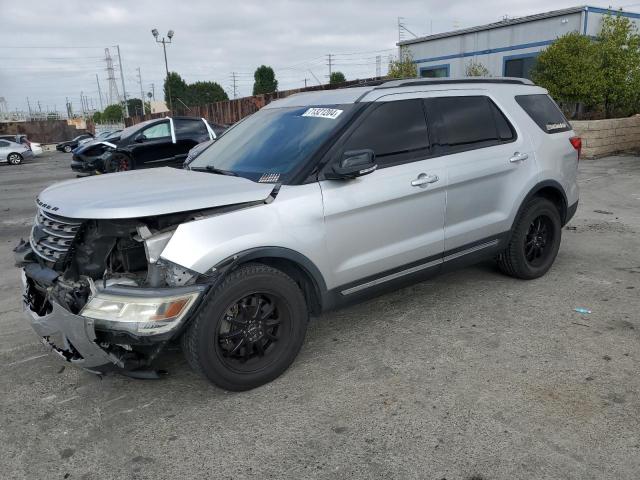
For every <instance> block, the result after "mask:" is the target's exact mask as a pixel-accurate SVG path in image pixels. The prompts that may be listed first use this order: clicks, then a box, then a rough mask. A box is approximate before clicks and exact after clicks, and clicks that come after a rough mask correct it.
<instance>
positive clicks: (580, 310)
mask: <svg viewBox="0 0 640 480" xmlns="http://www.w3.org/2000/svg"><path fill="white" fill-rule="evenodd" d="M574 310H575V311H576V312H578V313H591V310H589V309H588V308H583V307H576V308H574Z"/></svg>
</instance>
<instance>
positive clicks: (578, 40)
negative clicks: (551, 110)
mask: <svg viewBox="0 0 640 480" xmlns="http://www.w3.org/2000/svg"><path fill="white" fill-rule="evenodd" d="M599 77H600V72H599V71H598V62H597V45H596V44H595V43H594V42H593V41H591V39H589V37H586V36H584V35H581V34H579V33H577V32H571V33H567V34H566V35H563V36H562V37H560V38H558V39H557V40H556V41H555V42H553V43H552V44H551V45H550V46H549V47H548V48H547V49H546V50H544V51H542V52H541V53H540V55H538V58H537V61H536V63H535V65H534V66H533V68H532V69H531V78H532V79H533V81H534V82H536V83H537V84H538V85H540V86H542V87H544V88H546V89H547V90H549V93H550V94H551V96H552V97H554V98H555V99H556V100H557V101H559V102H561V103H564V104H567V103H583V104H585V105H587V106H593V105H596V104H598V103H599V102H600V100H601V92H600V90H599V88H600V83H601V82H600V80H599Z"/></svg>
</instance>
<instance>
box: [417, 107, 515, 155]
mask: <svg viewBox="0 0 640 480" xmlns="http://www.w3.org/2000/svg"><path fill="white" fill-rule="evenodd" d="M426 105H427V115H428V116H429V119H430V121H431V123H432V125H433V137H432V138H433V143H434V145H438V146H439V147H440V151H442V150H444V151H461V150H469V149H472V148H482V147H488V146H491V145H495V144H497V143H501V142H509V141H511V140H513V139H514V138H515V132H514V130H513V127H512V126H511V125H510V124H509V121H508V120H507V119H506V118H505V116H504V114H503V113H502V112H501V111H500V109H499V108H498V107H496V106H495V104H494V103H493V102H492V101H491V100H490V99H489V98H487V97H484V96H475V97H440V98H431V99H428V100H426Z"/></svg>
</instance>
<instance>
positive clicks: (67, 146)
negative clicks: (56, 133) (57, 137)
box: [63, 145, 73, 153]
mask: <svg viewBox="0 0 640 480" xmlns="http://www.w3.org/2000/svg"><path fill="white" fill-rule="evenodd" d="M63 150H64V153H71V150H73V148H71V145H65V146H64V148H63Z"/></svg>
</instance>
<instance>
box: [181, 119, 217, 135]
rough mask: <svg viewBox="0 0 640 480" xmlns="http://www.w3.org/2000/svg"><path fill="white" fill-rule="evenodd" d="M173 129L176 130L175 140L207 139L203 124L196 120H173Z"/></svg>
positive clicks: (207, 133)
mask: <svg viewBox="0 0 640 480" xmlns="http://www.w3.org/2000/svg"><path fill="white" fill-rule="evenodd" d="M174 128H175V129H176V138H178V139H181V138H193V139H194V140H195V139H199V138H202V137H204V138H209V132H208V131H207V127H206V126H205V124H204V122H203V121H202V120H200V119H198V120H174Z"/></svg>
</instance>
